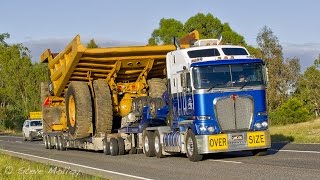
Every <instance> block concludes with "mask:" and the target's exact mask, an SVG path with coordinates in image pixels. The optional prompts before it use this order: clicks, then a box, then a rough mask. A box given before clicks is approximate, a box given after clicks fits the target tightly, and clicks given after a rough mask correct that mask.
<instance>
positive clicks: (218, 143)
mask: <svg viewBox="0 0 320 180" xmlns="http://www.w3.org/2000/svg"><path fill="white" fill-rule="evenodd" d="M225 149H228V135H227V134H219V135H213V136H209V150H212V151H214V150H225Z"/></svg>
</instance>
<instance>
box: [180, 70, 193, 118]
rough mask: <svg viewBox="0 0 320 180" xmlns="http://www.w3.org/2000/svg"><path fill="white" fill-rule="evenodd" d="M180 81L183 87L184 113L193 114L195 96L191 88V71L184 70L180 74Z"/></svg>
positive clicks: (182, 103)
mask: <svg viewBox="0 0 320 180" xmlns="http://www.w3.org/2000/svg"><path fill="white" fill-rule="evenodd" d="M180 82H181V87H182V92H181V105H182V115H184V116H189V115H192V114H193V96H192V90H191V79H190V72H188V71H184V72H182V73H181V74H180Z"/></svg>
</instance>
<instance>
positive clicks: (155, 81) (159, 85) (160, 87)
mask: <svg viewBox="0 0 320 180" xmlns="http://www.w3.org/2000/svg"><path fill="white" fill-rule="evenodd" d="M147 83H148V86H149V96H150V97H152V98H161V97H162V95H163V93H164V92H165V91H166V90H167V86H166V83H165V81H164V80H163V79H160V78H152V79H149V80H148V81H147Z"/></svg>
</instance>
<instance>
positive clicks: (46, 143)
mask: <svg viewBox="0 0 320 180" xmlns="http://www.w3.org/2000/svg"><path fill="white" fill-rule="evenodd" d="M43 141H44V146H45V147H48V138H47V136H45V137H44V139H43Z"/></svg>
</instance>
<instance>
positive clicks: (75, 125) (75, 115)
mask: <svg viewBox="0 0 320 180" xmlns="http://www.w3.org/2000/svg"><path fill="white" fill-rule="evenodd" d="M66 111H67V124H68V129H69V134H70V136H71V139H78V138H85V137H88V136H89V135H90V132H89V130H90V125H91V123H92V101H91V95H90V91H89V87H88V84H87V83H86V82H76V81H73V82H71V83H70V84H69V87H68V91H67V95H66Z"/></svg>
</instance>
